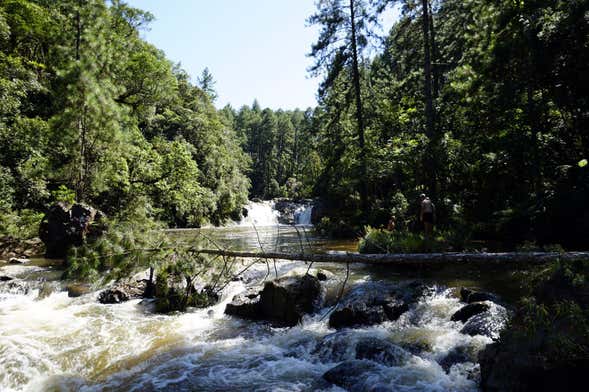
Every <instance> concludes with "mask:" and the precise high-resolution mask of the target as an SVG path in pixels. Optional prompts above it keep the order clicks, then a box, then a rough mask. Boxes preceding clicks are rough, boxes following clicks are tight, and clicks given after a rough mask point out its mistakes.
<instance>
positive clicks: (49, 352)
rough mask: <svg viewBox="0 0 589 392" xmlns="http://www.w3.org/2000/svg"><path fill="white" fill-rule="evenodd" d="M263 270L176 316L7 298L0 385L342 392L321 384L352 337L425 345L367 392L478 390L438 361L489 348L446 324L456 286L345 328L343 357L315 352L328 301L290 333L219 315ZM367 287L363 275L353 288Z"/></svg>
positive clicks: (132, 304)
mask: <svg viewBox="0 0 589 392" xmlns="http://www.w3.org/2000/svg"><path fill="white" fill-rule="evenodd" d="M277 268H278V272H279V274H280V275H285V274H300V273H304V272H305V267H304V266H303V267H301V266H300V263H296V262H281V261H279V262H278V266H277ZM338 268H339V267H333V269H332V271H333V272H334V273H335V275H334V277H333V278H332V279H330V280H329V281H328V283H327V284H328V290H332V291H337V289H338V287H339V285H340V284H341V280H342V279H343V274H340V273H339V272H341V270H338ZM311 271H312V272H313V271H314V270H313V269H312V270H311ZM338 271H339V272H338ZM265 272H266V266H265V265H264V264H261V265H256V266H255V267H254V268H253V269H252V270H250V271H248V273H247V274H246V275H245V276H244V281H238V282H232V283H231V284H229V285H228V286H227V287H226V289H225V290H224V292H223V293H222V298H221V301H220V303H218V304H217V305H215V306H213V307H210V308H207V309H198V310H196V309H193V310H191V311H189V312H187V313H183V314H173V315H156V314H153V313H152V312H151V310H150V303H149V301H141V300H133V301H128V302H126V303H123V304H116V305H102V304H99V303H97V301H96V297H97V293H96V292H93V293H89V294H87V295H84V296H82V297H79V298H69V297H68V296H67V293H66V292H56V293H53V294H51V295H49V296H48V297H46V298H42V299H38V298H37V296H38V294H39V290H38V289H33V290H30V291H29V292H28V294H22V293H21V294H16V293H7V292H2V293H1V294H0V331H1V334H0V390H2V391H22V390H24V391H47V390H50V391H156V390H166V391H229V390H231V391H311V390H327V391H341V390H342V389H340V388H338V387H335V386H326V385H325V384H323V383H321V382H320V381H321V376H322V375H323V373H325V372H326V371H328V370H329V369H331V368H333V367H334V366H336V365H337V364H338V363H339V362H340V361H341V360H342V359H346V357H345V355H348V356H351V355H353V354H352V352H353V347H354V344H355V342H356V341H357V340H358V339H360V338H361V337H367V336H369V337H376V338H381V339H386V340H388V341H391V342H393V343H395V344H398V345H399V346H401V347H421V349H419V350H417V351H414V352H413V353H412V354H411V355H410V358H409V359H408V360H407V361H406V363H404V364H403V365H401V366H393V367H388V366H379V367H378V370H377V371H375V372H374V373H372V374H371V375H370V377H368V379H367V380H366V383H367V389H366V390H370V389H369V387H370V386H371V385H372V386H374V385H382V386H386V387H389V388H391V390H396V391H449V390H452V391H476V390H477V388H478V387H477V384H478V377H479V375H478V371H479V370H478V365H477V364H476V363H473V362H465V363H459V364H455V365H453V366H452V367H451V368H450V369H449V370H448V371H446V370H444V369H443V367H442V366H441V365H440V364H439V362H440V361H441V360H442V359H443V358H444V357H445V356H446V355H447V354H448V353H449V352H450V351H451V350H452V349H454V348H456V347H469V349H472V350H475V351H477V350H480V349H481V348H483V347H484V346H485V345H486V344H488V343H490V342H491V339H489V338H487V337H484V336H480V335H478V336H474V337H472V336H468V335H465V334H462V333H460V329H461V327H462V325H461V323H460V322H452V321H450V315H452V314H453V313H454V312H455V311H456V310H458V309H459V308H460V307H461V306H462V304H461V303H460V302H459V300H458V299H457V298H456V296H455V295H454V292H453V291H452V290H451V289H449V288H445V287H443V286H436V287H434V288H433V290H431V292H429V294H427V295H426V296H425V297H423V298H421V299H420V300H419V302H418V304H417V305H416V306H414V307H413V308H411V309H410V311H408V312H407V313H405V314H404V315H402V316H401V318H400V319H399V320H396V321H394V322H385V323H382V324H379V325H376V326H372V327H363V328H355V329H353V330H348V332H347V334H348V335H345V339H343V340H342V342H343V343H341V344H343V345H344V351H343V352H344V353H347V354H344V357H342V356H341V355H342V354H341V352H342V351H341V350H342V348H341V347H330V346H329V345H327V346H325V345H323V346H322V344H323V343H322V342H324V340H325V337H326V336H328V335H330V334H333V333H335V332H336V331H335V330H333V329H330V328H329V327H328V325H327V317H325V313H326V312H327V311H328V310H329V307H327V306H325V307H324V308H323V309H321V310H320V311H319V312H318V313H317V314H314V315H309V316H306V317H305V318H304V319H303V322H302V323H301V324H300V325H298V326H296V327H293V328H271V327H270V326H268V325H267V324H265V323H262V322H252V321H245V320H240V319H237V318H233V317H229V316H226V315H224V314H223V311H224V308H225V305H226V304H227V303H228V302H229V301H230V300H231V299H232V298H233V296H234V295H236V294H238V293H240V292H242V291H244V290H245V289H246V287H247V286H251V285H254V284H257V283H260V280H261V279H262V278H263V276H264V275H265ZM372 280H373V277H372V275H371V274H369V273H367V272H366V271H365V270H363V269H362V268H358V269H353V271H352V279H351V281H350V282H351V283H350V284H351V286H352V287H353V286H354V285H366V284H371V283H372ZM336 336H337V335H336ZM318 347H319V348H320V349H318ZM326 347H327V348H326ZM330 350H334V352H332V351H330ZM335 351H337V355H336V352H335Z"/></svg>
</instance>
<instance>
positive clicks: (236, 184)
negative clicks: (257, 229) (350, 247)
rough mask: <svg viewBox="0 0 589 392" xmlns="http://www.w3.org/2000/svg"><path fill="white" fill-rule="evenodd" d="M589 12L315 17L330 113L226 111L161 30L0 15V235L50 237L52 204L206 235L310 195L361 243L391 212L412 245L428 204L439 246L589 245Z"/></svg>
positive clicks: (74, 7) (508, 9) (1, 9)
mask: <svg viewBox="0 0 589 392" xmlns="http://www.w3.org/2000/svg"><path fill="white" fill-rule="evenodd" d="M391 7H399V8H400V10H401V16H400V19H399V20H398V21H397V22H396V23H395V24H394V26H393V27H392V29H391V30H390V31H389V32H385V33H381V32H380V30H379V28H378V26H377V24H376V20H377V19H378V16H379V15H380V13H382V12H385V11H386V10H387V9H390V8H391ZM588 12H589V5H588V2H587V1H584V0H572V1H564V0H542V1H540V0H535V1H519V0H517V1H516V0H467V1H464V0H460V1H458V0H435V1H430V0H419V1H416V0H403V1H401V0H399V1H394V0H373V1H362V0H351V1H339V0H330V1H320V2H318V3H317V12H316V14H315V15H312V16H310V18H309V20H308V22H309V23H310V24H314V25H317V26H319V28H320V36H319V38H318V40H317V42H315V43H314V44H313V45H312V47H311V50H310V55H311V56H312V57H313V59H314V60H315V63H314V65H313V67H312V69H311V70H310V71H311V74H313V75H320V76H322V77H323V79H322V83H321V85H320V89H319V91H318V99H319V104H318V106H317V107H316V108H309V109H306V110H304V111H303V110H292V111H291V110H270V109H262V108H261V107H260V105H259V104H258V103H257V102H254V104H253V105H252V106H251V107H248V106H245V107H242V108H240V109H234V108H232V107H229V106H228V107H225V108H223V109H221V110H217V109H215V107H214V105H213V103H214V100H215V97H216V94H215V91H214V80H213V78H212V75H211V74H210V73H209V72H208V70H207V71H205V72H204V73H203V75H202V76H201V77H200V78H198V80H197V81H196V82H195V83H193V82H191V81H190V78H189V76H188V74H187V73H186V72H185V71H184V70H182V69H181V68H180V67H179V66H176V65H174V64H172V63H171V62H170V61H169V60H168V59H166V58H165V56H164V54H163V52H161V51H160V50H158V49H157V48H155V47H153V46H152V45H151V44H149V43H147V42H145V41H144V40H142V39H141V38H140V32H141V31H142V29H145V28H146V27H147V26H148V25H149V22H150V21H151V20H152V19H153V16H152V15H150V14H149V13H146V12H143V11H140V10H138V9H134V8H132V7H129V6H127V5H126V4H125V3H124V2H121V1H111V2H108V3H107V2H105V1H103V0H84V1H74V0H70V1H67V0H66V1H60V2H54V1H46V0H35V1H33V0H0V47H1V48H2V49H1V51H0V85H1V86H2V88H1V91H2V92H1V94H0V193H1V194H2V199H1V204H0V232H1V233H0V234H3V235H12V236H15V237H29V236H32V235H36V231H37V227H38V226H37V225H38V222H39V220H40V219H41V217H42V216H43V215H42V214H43V212H44V211H46V209H47V208H48V206H49V205H51V204H52V203H54V202H56V201H65V202H69V203H71V202H73V201H83V202H86V203H89V204H91V205H93V206H96V207H97V208H98V209H100V210H102V211H104V212H105V213H106V214H107V216H109V217H112V218H114V219H120V220H132V219H140V218H141V219H144V218H146V219H148V220H154V221H160V222H164V224H165V225H167V226H174V227H195V226H200V225H202V224H205V223H208V222H212V223H214V224H220V223H223V222H224V221H226V220H227V219H229V218H233V219H236V218H239V216H240V214H241V210H242V207H243V205H244V204H245V203H246V201H247V199H248V197H249V198H273V197H291V198H300V197H304V198H318V199H320V200H321V203H320V205H321V208H318V213H317V216H318V218H319V219H320V218H323V220H322V221H321V222H320V226H321V227H327V231H329V232H332V233H348V234H350V233H351V234H353V235H357V234H360V233H361V232H362V231H363V228H364V226H365V225H371V226H375V227H378V226H380V225H383V224H385V223H386V222H387V220H388V218H389V217H390V215H391V214H395V215H396V216H397V222H398V227H399V228H408V229H411V228H414V222H415V220H416V219H415V216H416V215H417V211H416V208H417V205H416V204H417V203H416V201H417V198H418V195H419V194H420V193H426V194H428V195H429V196H430V197H431V198H432V200H433V201H434V203H435V204H436V207H437V215H438V217H437V218H438V225H437V226H438V227H440V228H442V229H444V230H452V231H454V232H461V233H466V234H465V235H467V236H468V237H469V238H472V239H483V240H487V241H489V240H495V241H498V242H501V243H504V244H506V246H507V247H513V246H516V245H517V244H521V243H523V242H525V241H534V242H536V243H538V244H540V245H545V244H561V245H562V246H563V247H565V248H567V249H578V248H583V247H586V239H585V238H584V236H583V233H586V232H587V231H588V230H589V203H588V201H589V167H588V166H587V160H586V159H587V158H588V157H587V151H589V132H587V127H588V125H589V124H588V123H589V121H588V120H589V107H588V99H589V94H588V91H587V89H588V88H589V80H587V79H588V75H589V72H588V71H589V69H588V67H589V65H588V64H589V55H588V54H589V50H588V47H587V46H588V42H589V39H588V33H589V23H588V20H587V18H588V17H587V15H588ZM252 94H255V92H252ZM319 210H321V211H319Z"/></svg>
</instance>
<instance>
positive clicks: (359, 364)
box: [323, 359, 379, 391]
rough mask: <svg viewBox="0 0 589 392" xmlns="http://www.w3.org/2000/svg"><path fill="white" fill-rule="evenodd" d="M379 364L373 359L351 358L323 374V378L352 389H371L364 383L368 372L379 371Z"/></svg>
mask: <svg viewBox="0 0 589 392" xmlns="http://www.w3.org/2000/svg"><path fill="white" fill-rule="evenodd" d="M378 370H379V366H378V365H377V364H376V363H374V362H371V361H362V360H357V359H355V360H351V361H345V362H342V363H340V364H339V365H337V366H336V367H334V368H332V369H330V370H328V371H327V372H326V373H325V374H323V378H324V379H325V380H326V381H329V382H330V383H332V384H334V385H337V386H338V387H341V388H344V389H347V390H351V391H362V390H370V389H369V388H366V387H365V386H364V385H363V383H364V381H365V380H366V378H367V374H370V373H374V372H377V371H378Z"/></svg>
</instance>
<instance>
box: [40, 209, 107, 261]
mask: <svg viewBox="0 0 589 392" xmlns="http://www.w3.org/2000/svg"><path fill="white" fill-rule="evenodd" d="M103 218H104V214H102V212H100V211H98V210H96V209H94V208H92V207H90V206H88V205H85V204H80V203H77V204H74V205H73V206H71V207H70V206H69V205H67V204H66V203H61V202H60V203H56V204H54V205H52V206H51V207H50V208H49V211H48V212H47V213H46V214H45V217H44V218H43V220H42V221H41V225H40V226H39V237H40V238H41V240H42V241H43V243H44V244H45V257H47V258H63V257H65V255H66V253H67V251H68V249H69V248H70V247H72V246H80V245H82V244H83V243H84V242H85V241H86V239H87V238H89V237H96V236H99V235H100V234H101V233H102V232H103V231H104V219H103Z"/></svg>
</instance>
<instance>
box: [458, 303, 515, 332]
mask: <svg viewBox="0 0 589 392" xmlns="http://www.w3.org/2000/svg"><path fill="white" fill-rule="evenodd" d="M489 305H490V306H489V309H488V310H486V311H484V312H482V313H479V314H476V315H474V316H472V317H470V318H469V319H468V321H467V322H466V323H465V324H464V326H463V327H462V329H461V330H460V333H463V334H466V335H470V336H475V335H482V336H487V337H489V338H491V339H493V340H497V339H498V338H499V335H500V333H501V331H502V330H503V329H504V328H505V325H506V324H507V320H508V316H509V315H508V312H507V309H505V308H504V307H503V306H501V305H497V304H493V303H489Z"/></svg>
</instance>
